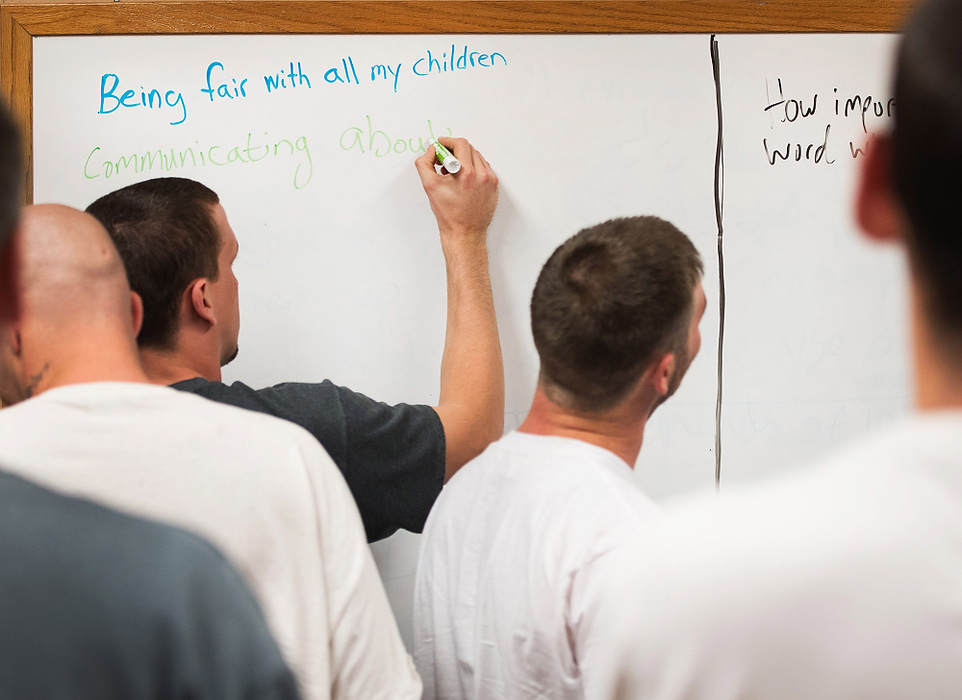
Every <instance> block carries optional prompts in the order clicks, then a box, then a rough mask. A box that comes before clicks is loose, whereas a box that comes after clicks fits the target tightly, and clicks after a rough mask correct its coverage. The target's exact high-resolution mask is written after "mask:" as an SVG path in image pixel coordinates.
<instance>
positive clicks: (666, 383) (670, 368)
mask: <svg viewBox="0 0 962 700" xmlns="http://www.w3.org/2000/svg"><path fill="white" fill-rule="evenodd" d="M652 366H653V367H654V373H653V374H652V377H651V385H652V387H653V388H654V390H655V391H656V392H657V393H658V395H659V396H665V395H667V394H668V391H669V389H670V388H671V378H672V375H674V373H675V353H673V352H669V353H665V354H664V355H662V356H661V359H660V360H657V361H656V362H655V363H654V364H653V365H652Z"/></svg>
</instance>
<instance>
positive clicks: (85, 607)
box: [0, 104, 298, 700]
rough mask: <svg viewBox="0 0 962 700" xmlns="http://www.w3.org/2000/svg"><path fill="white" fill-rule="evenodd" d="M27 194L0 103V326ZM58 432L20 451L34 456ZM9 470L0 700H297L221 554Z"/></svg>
mask: <svg viewBox="0 0 962 700" xmlns="http://www.w3.org/2000/svg"><path fill="white" fill-rule="evenodd" d="M22 184H23V159H22V152H21V147H20V134H19V133H17V129H16V127H15V125H14V122H13V119H12V117H11V115H10V114H9V113H8V112H7V110H6V108H5V107H4V106H3V105H2V104H0V325H3V327H4V328H13V327H15V326H16V325H17V324H18V323H19V320H20V319H21V317H22V315H23V312H24V309H23V307H24V303H23V300H22V299H21V298H20V288H21V285H20V284H18V283H17V279H18V278H19V277H21V276H22V274H23V272H24V270H22V269H21V267H20V262H19V260H20V250H19V246H20V240H19V236H18V235H16V231H17V228H18V225H19V222H18V219H19V214H20V198H21V196H22ZM65 301H69V300H65ZM3 367H4V369H8V368H9V366H8V365H6V364H4V366H3ZM52 369H53V364H52V363H50V362H48V361H43V362H41V363H40V364H39V366H38V367H37V368H36V369H33V368H32V369H31V370H30V373H29V375H28V376H27V377H26V381H25V383H24V386H23V387H22V388H18V389H17V390H16V394H17V395H21V394H29V393H35V392H37V391H38V390H39V387H41V386H43V385H44V384H45V382H49V381H50V376H51V371H52ZM0 376H2V377H3V378H4V386H11V385H14V384H16V382H15V381H14V380H13V379H12V378H9V377H8V375H7V373H6V372H2V373H0ZM8 380H9V381H8ZM3 393H4V395H7V396H9V395H8V394H7V392H6V391H4V392H3ZM13 410H14V409H5V410H3V411H0V415H3V416H6V415H7V413H8V411H13ZM54 430H56V428H55V427H54V426H52V425H51V426H49V427H48V429H47V430H45V431H42V432H41V433H40V434H39V435H32V436H30V437H28V439H27V441H28V442H29V443H31V446H37V452H38V454H39V451H40V446H42V445H43V443H44V442H45V441H46V439H47V437H48V436H49V435H50V432H49V431H54ZM33 459H35V457H34V455H33V454H26V455H24V456H23V460H21V461H20V464H19V466H20V467H21V468H22V466H23V464H29V463H30V461H31V460H33ZM137 464H138V460H131V461H130V462H129V463H128V465H127V466H128V467H129V468H131V469H133V468H135V467H136V465H137ZM11 466H13V458H12V457H9V458H8V457H7V456H0V599H2V603H0V697H4V698H55V697H70V698H74V699H76V700H148V699H150V700H160V699H161V698H164V699H169V700H173V699H174V698H185V697H191V698H197V699H198V700H201V699H202V698H203V699H208V700H214V699H217V698H221V699H227V698H235V699H236V700H240V699H241V698H250V699H253V698H260V699H262V700H296V698H297V697H298V693H297V687H296V684H295V681H294V678H293V676H292V675H291V672H290V670H289V669H288V668H287V666H286V665H285V663H284V659H283V658H282V656H281V653H280V651H279V649H278V648H277V644H276V642H275V641H274V640H273V639H272V638H271V635H270V633H269V631H268V629H267V625H266V623H265V620H264V617H263V615H262V613H261V611H260V609H259V608H258V605H257V602H256V601H255V599H254V597H253V596H252V595H251V593H250V591H249V590H248V589H247V586H246V585H245V584H244V582H243V580H242V579H241V577H240V576H239V575H238V573H237V571H236V570H235V569H234V568H233V567H232V566H231V565H230V564H229V563H228V562H227V561H226V560H225V559H224V557H223V555H221V554H220V552H218V551H217V550H215V549H214V548H213V547H211V546H210V544H208V543H207V542H205V541H203V540H202V539H201V538H199V537H197V536H195V535H192V534H190V533H187V532H184V531H182V530H179V529H176V528H172V527H169V526H166V525H161V524H159V523H152V522H147V521H145V520H141V519H139V518H132V517H129V516H126V515H122V514H120V513H118V512H116V511H112V510H109V509H107V508H104V507H101V506H99V505H97V504H95V503H92V502H90V501H87V500H84V499H80V498H71V497H68V496H64V495H60V494H57V493H54V492H53V491H49V490H47V489H44V488H41V487H39V486H37V485H36V484H33V483H30V482H29V481H26V480H24V479H21V478H20V477H18V476H15V475H13V474H11V473H10V472H8V471H6V469H7V468H8V467H11Z"/></svg>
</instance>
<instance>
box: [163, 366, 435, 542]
mask: <svg viewBox="0 0 962 700" xmlns="http://www.w3.org/2000/svg"><path fill="white" fill-rule="evenodd" d="M171 386H173V388H175V389H179V390H180V391H189V392H191V393H194V394H198V395H200V396H204V397H206V398H208V399H212V400H214V401H219V402H220V403H226V404H230V405H232V406H239V407H241V408H246V409H249V410H252V411H258V412H260V413H267V414H269V415H272V416H276V417H278V418H284V419H286V420H289V421H291V422H293V423H297V424H298V425H300V426H301V427H303V428H305V429H306V430H307V431H308V432H309V433H311V434H312V435H313V436H314V437H315V438H317V440H318V442H320V443H321V445H323V447H324V449H325V450H327V452H328V454H330V455H331V459H333V460H334V463H335V464H337V466H338V468H339V469H340V470H341V473H342V474H343V475H344V479H345V480H346V481H347V485H348V487H349V488H350V489H351V494H352V495H353V496H354V500H355V501H356V502H357V507H358V510H360V512H361V520H362V521H363V522H364V530H365V531H366V533H367V541H368V542H374V541H375V540H379V539H383V538H384V537H387V536H388V535H391V534H393V533H394V532H395V531H396V530H397V529H398V528H404V529H405V530H410V531H411V532H421V530H423V529H424V522H425V520H427V517H428V513H429V512H430V510H431V506H432V505H433V504H434V501H435V500H436V499H437V497H438V494H439V493H441V487H442V486H443V485H444V456H445V445H444V428H443V427H442V425H441V419H440V418H438V414H437V413H436V412H435V411H434V409H433V408H431V407H430V406H411V405H408V404H398V405H396V406H389V405H388V404H386V403H380V402H378V401H374V400H373V399H369V398H368V397H367V396H364V395H363V394H358V393H356V392H354V391H351V390H350V389H347V388H345V387H341V386H336V385H334V384H333V383H331V382H330V381H326V380H325V381H323V382H321V383H320V384H304V383H294V382H291V383H287V384H278V385H276V386H272V387H267V388H266V389H252V388H251V387H249V386H247V385H246V384H242V383H241V382H234V383H233V384H231V385H229V386H228V385H226V384H223V383H222V382H211V381H208V380H206V379H204V378H202V377H195V378H194V379H188V380H186V381H183V382H177V383H176V384H172V385H171Z"/></svg>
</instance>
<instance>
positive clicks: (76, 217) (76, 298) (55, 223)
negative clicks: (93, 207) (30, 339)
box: [17, 204, 131, 329]
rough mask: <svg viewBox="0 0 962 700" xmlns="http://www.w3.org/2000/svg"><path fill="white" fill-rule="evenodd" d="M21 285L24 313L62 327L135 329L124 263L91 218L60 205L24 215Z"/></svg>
mask: <svg viewBox="0 0 962 700" xmlns="http://www.w3.org/2000/svg"><path fill="white" fill-rule="evenodd" d="M17 236H18V237H19V241H18V243H19V262H20V279H19V287H20V294H21V299H22V302H23V312H24V314H25V315H27V316H28V317H29V318H31V319H32V320H33V321H34V322H40V323H43V324H44V325H48V326H56V327H58V328H61V329H62V328H67V327H76V326H78V325H83V324H91V323H94V324H98V325H101V324H104V323H114V322H116V323H119V324H124V325H127V326H129V324H130V319H131V309H130V287H129V286H128V284H127V276H126V273H125V272H124V266H123V261H122V260H121V259H120V256H119V255H118V254H117V250H116V248H114V245H113V243H112V242H111V240H110V236H108V235H107V232H106V230H105V229H104V228H103V226H101V224H100V223H99V222H98V221H97V220H96V219H95V218H94V217H92V216H91V215H89V214H86V213H84V212H82V211H78V210H76V209H72V208H70V207H66V206H62V205H59V204H41V205H36V206H31V207H26V208H25V209H24V211H23V219H22V226H21V228H20V230H19V231H18V233H17Z"/></svg>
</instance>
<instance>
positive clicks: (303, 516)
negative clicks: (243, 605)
mask: <svg viewBox="0 0 962 700" xmlns="http://www.w3.org/2000/svg"><path fill="white" fill-rule="evenodd" d="M14 243H15V246H16V247H15V251H16V254H15V258H14V264H15V265H16V266H17V269H18V272H19V275H18V277H17V283H16V293H17V297H18V299H19V300H20V312H19V314H18V315H17V316H16V317H15V318H10V319H8V320H7V321H6V322H5V323H4V324H3V326H2V328H0V376H2V378H3V379H2V382H0V396H2V397H3V399H4V400H5V401H6V402H13V403H16V405H14V406H11V407H9V408H6V409H4V410H3V411H0V464H5V465H8V467H9V468H11V469H13V470H14V471H15V472H16V473H18V474H19V475H20V476H23V477H25V478H29V479H31V480H34V481H36V482H38V483H40V484H41V485H45V486H48V487H52V488H57V489H59V490H61V491H64V492H67V493H70V494H73V495H80V496H85V497H88V498H91V499H96V500H99V501H101V502H103V503H104V504H106V505H109V506H113V507H116V508H119V509H122V510H125V511H127V512H129V513H133V514H136V515H142V516H148V517H151V518H156V519H160V520H164V521H167V522H169V523H172V524H175V525H179V526H181V527H185V528H188V529H190V530H192V531H194V532H195V533H197V534H199V535H201V536H203V537H205V538H207V539H209V540H211V541H212V542H213V543H214V544H216V545H217V546H218V547H220V548H221V549H223V551H224V553H225V554H226V555H227V557H228V558H229V559H230V560H231V561H232V562H233V563H234V564H235V565H236V566H237V567H238V568H239V569H240V571H241V573H242V574H243V575H244V576H245V577H246V579H247V581H248V582H249V583H250V585H251V587H252V588H253V590H254V593H255V594H256V595H257V597H258V598H259V600H260V603H261V605H262V606H263V608H264V611H265V613H266V617H267V621H268V624H269V626H270V628H271V630H272V632H273V633H274V635H275V636H276V638H277V641H278V643H279V645H280V648H281V651H282V652H283V654H284V656H285V658H286V659H287V661H288V662H289V663H290V665H291V667H292V668H293V670H294V673H295V676H296V678H297V680H298V682H299V684H300V688H301V690H302V692H303V694H304V696H305V697H306V698H318V699H326V698H332V697H334V698H377V697H387V696H388V694H389V695H390V697H392V698H395V697H396V698H411V699H414V698H418V697H420V690H421V685H420V682H419V679H418V677H417V674H416V672H415V671H414V668H413V664H412V662H411V660H410V658H409V657H408V655H407V653H406V652H405V650H404V646H403V644H402V643H401V638H400V634H399V633H398V630H397V627H396V624H395V622H394V617H393V614H392V613H391V610H390V607H389V606H388V602H387V596H386V594H385V592H384V589H383V587H382V584H381V581H380V578H379V577H378V574H377V571H376V569H375V566H374V560H373V558H372V556H371V553H370V550H369V549H368V547H367V544H366V541H365V537H364V529H363V526H362V524H361V519H360V516H359V515H358V511H357V507H356V506H355V505H354V501H353V499H352V498H351V495H350V492H349V491H348V489H347V486H346V484H345V483H344V479H343V477H342V476H341V474H340V472H339V471H338V469H337V467H336V466H335V465H334V463H333V462H332V461H331V459H330V457H328V455H327V454H326V453H325V452H324V451H323V450H322V449H321V447H320V445H318V443H317V442H316V441H315V440H314V439H313V438H312V437H311V436H310V435H309V434H308V433H307V432H306V431H305V430H303V429H302V428H300V427H298V426H296V425H294V424H292V423H288V422H287V421H282V420H279V419H277V418H273V417H270V416H265V415H261V414H257V413H253V412H251V411H245V410H241V409H238V408H234V407H231V406H224V405H221V404H218V403H215V402H213V401H208V400H206V399H203V398H200V397H197V396H192V395H190V394H187V393H183V392H179V391H175V390H173V389H170V388H167V387H160V386H155V385H153V384H151V383H150V382H149V381H148V379H147V377H146V375H145V374H144V371H143V369H142V368H141V365H140V361H139V358H138V353H137V343H136V340H135V335H136V331H137V328H138V327H139V325H140V320H141V316H142V314H141V302H140V298H139V297H138V296H137V295H136V294H134V293H132V292H131V291H130V288H129V286H128V285H127V278H126V274H125V272H124V267H123V263H122V261H121V260H120V256H119V255H118V254H117V251H116V249H115V248H114V246H113V243H112V242H111V240H110V237H109V236H108V235H107V232H106V231H105V230H104V229H103V227H102V226H101V225H100V224H99V223H98V222H97V220H96V219H94V218H93V217H92V216H90V215H89V214H85V213H83V212H80V211H77V210H75V209H71V208H69V207H64V206H59V205H49V204H48V205H39V206H33V207H28V208H27V209H26V210H25V211H24V216H23V222H22V225H21V226H20V228H19V229H18V230H17V232H16V233H15V238H14ZM0 607H2V606H0Z"/></svg>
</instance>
